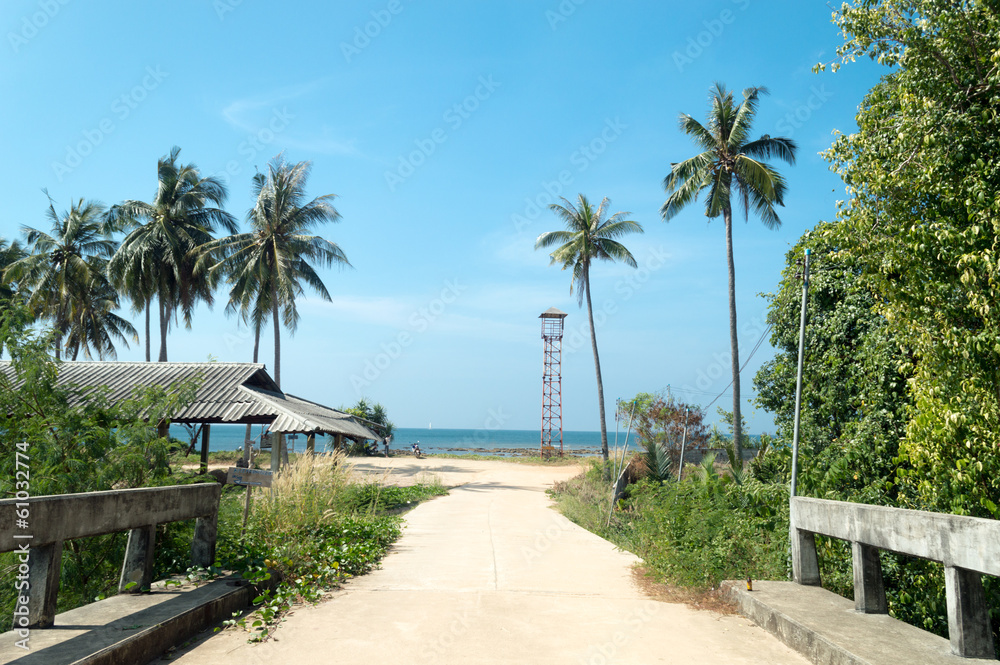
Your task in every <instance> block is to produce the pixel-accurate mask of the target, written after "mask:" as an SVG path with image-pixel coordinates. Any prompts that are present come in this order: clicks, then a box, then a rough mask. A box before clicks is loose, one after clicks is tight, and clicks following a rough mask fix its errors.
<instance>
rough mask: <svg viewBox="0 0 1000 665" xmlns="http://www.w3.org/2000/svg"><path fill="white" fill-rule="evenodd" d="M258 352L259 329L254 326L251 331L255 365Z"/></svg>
mask: <svg viewBox="0 0 1000 665" xmlns="http://www.w3.org/2000/svg"><path fill="white" fill-rule="evenodd" d="M259 351H260V327H259V326H256V325H255V326H254V330H253V361H254V364H256V363H257V357H258V352H259Z"/></svg>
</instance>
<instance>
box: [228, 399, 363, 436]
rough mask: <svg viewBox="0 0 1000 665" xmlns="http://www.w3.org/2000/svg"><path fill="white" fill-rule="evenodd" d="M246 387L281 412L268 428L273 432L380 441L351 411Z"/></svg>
mask: <svg viewBox="0 0 1000 665" xmlns="http://www.w3.org/2000/svg"><path fill="white" fill-rule="evenodd" d="M243 390H245V391H246V392H248V393H251V394H252V395H254V396H255V397H257V398H258V399H260V400H262V401H264V402H267V403H269V404H271V405H272V406H273V407H274V409H275V410H276V411H278V415H277V417H276V418H275V419H274V422H272V423H271V425H270V426H269V427H268V429H269V430H270V431H272V432H284V433H286V434H291V433H293V432H302V433H306V434H308V433H310V432H320V433H326V434H343V435H344V436H349V437H351V438H355V439H372V440H377V439H378V438H379V437H378V435H376V434H375V433H374V432H372V431H371V430H370V429H368V428H367V427H365V426H364V425H362V424H360V423H358V422H357V421H355V420H354V417H353V416H351V415H350V414H349V413H344V412H343V411H338V410H336V409H331V408H330V407H327V406H323V405H322V404H317V403H316V402H310V401H309V400H306V399H302V398H301V397H295V396H294V395H289V394H287V393H284V394H282V393H275V392H272V391H265V390H261V389H259V388H254V387H250V386H244V387H243Z"/></svg>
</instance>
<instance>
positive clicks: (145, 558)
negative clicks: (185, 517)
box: [118, 524, 156, 593]
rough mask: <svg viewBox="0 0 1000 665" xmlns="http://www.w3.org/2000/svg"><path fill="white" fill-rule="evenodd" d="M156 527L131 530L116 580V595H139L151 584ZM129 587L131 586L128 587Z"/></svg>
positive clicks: (153, 525) (152, 525) (151, 525)
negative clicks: (119, 574)
mask: <svg viewBox="0 0 1000 665" xmlns="http://www.w3.org/2000/svg"><path fill="white" fill-rule="evenodd" d="M155 542H156V525H155V524H150V525H149V526H143V527H139V528H138V529H131V530H130V531H129V532H128V544H127V545H126V546H125V561H124V562H123V563H122V574H121V577H119V578H118V593H141V592H142V591H144V590H148V589H149V587H150V585H151V584H152V583H153V546H154V545H155ZM130 585H131V586H130Z"/></svg>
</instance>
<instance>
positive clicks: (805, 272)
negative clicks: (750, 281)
mask: <svg viewBox="0 0 1000 665" xmlns="http://www.w3.org/2000/svg"><path fill="white" fill-rule="evenodd" d="M810 253H811V252H810V250H809V249H806V256H805V260H804V262H803V264H802V311H801V313H800V314H799V369H798V376H797V377H796V379H795V426H794V429H793V430H792V489H791V495H792V496H795V485H796V481H797V479H798V475H799V414H800V412H801V410H802V361H803V359H804V358H805V350H806V301H807V299H808V297H809V254H810Z"/></svg>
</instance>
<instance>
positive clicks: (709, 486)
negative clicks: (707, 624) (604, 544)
mask: <svg viewBox="0 0 1000 665" xmlns="http://www.w3.org/2000/svg"><path fill="white" fill-rule="evenodd" d="M552 494H553V496H554V497H555V499H556V502H557V504H558V506H559V509H560V510H561V511H562V512H563V514H565V515H566V516H567V517H568V518H570V519H571V520H573V521H574V522H576V523H577V524H580V525H581V526H583V527H585V528H587V529H589V530H591V531H593V532H595V533H597V534H599V535H601V536H603V537H605V538H608V539H609V540H611V541H612V542H614V543H615V544H617V545H619V546H620V547H622V548H624V549H627V550H629V551H631V552H634V553H635V554H637V555H638V556H640V557H642V559H643V561H644V562H645V564H646V565H647V566H649V567H650V568H651V569H653V570H654V571H656V572H657V573H659V574H660V575H661V576H662V577H663V578H665V579H667V580H668V581H670V582H672V583H675V584H683V585H691V586H699V587H714V586H717V585H718V583H719V582H720V581H721V580H724V579H741V578H746V577H753V578H756V579H782V578H785V577H787V574H788V572H787V571H788V487H787V485H785V484H765V483H761V482H759V481H756V480H752V479H749V480H747V481H746V482H744V483H742V484H737V483H735V482H733V479H732V477H731V476H730V475H729V474H721V473H719V472H718V471H716V469H715V459H714V456H713V455H711V454H709V455H707V456H706V457H705V458H704V460H703V463H702V464H701V465H698V466H697V467H695V472H694V473H690V474H688V475H686V476H685V479H684V480H683V481H682V482H676V481H674V482H666V483H661V482H659V481H653V480H643V481H640V482H639V483H637V484H635V485H631V486H629V488H628V491H627V493H626V497H625V498H624V499H622V500H620V501H619V504H618V506H617V507H616V508H617V509H616V510H615V512H614V513H613V515H612V519H611V522H610V524H609V523H608V507H609V506H608V501H609V499H610V488H609V487H608V485H607V484H606V483H605V482H603V481H602V479H601V475H600V472H599V470H598V469H596V467H593V466H592V467H591V468H590V469H589V470H588V471H587V472H586V473H584V474H581V475H580V476H577V477H576V478H574V479H572V480H569V481H567V482H564V483H557V484H556V486H555V488H554V490H553V491H552Z"/></svg>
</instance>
